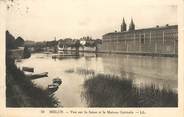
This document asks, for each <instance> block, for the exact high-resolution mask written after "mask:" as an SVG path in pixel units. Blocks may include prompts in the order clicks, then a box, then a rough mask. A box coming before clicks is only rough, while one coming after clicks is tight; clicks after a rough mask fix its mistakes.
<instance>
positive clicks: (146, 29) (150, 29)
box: [103, 25, 178, 36]
mask: <svg viewBox="0 0 184 117" xmlns="http://www.w3.org/2000/svg"><path fill="white" fill-rule="evenodd" d="M177 27H178V25H166V26H158V27H151V28H143V29H136V30H131V31H124V32H110V33H106V34H104V35H103V36H106V35H111V34H123V33H124V34H126V33H130V32H139V31H154V30H162V29H170V28H177Z"/></svg>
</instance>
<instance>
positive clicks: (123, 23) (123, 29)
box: [121, 18, 126, 32]
mask: <svg viewBox="0 0 184 117" xmlns="http://www.w3.org/2000/svg"><path fill="white" fill-rule="evenodd" d="M124 31H126V23H125V19H124V18H123V22H122V24H121V32H124Z"/></svg>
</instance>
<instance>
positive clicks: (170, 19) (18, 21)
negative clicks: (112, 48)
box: [6, 0, 177, 41]
mask: <svg viewBox="0 0 184 117" xmlns="http://www.w3.org/2000/svg"><path fill="white" fill-rule="evenodd" d="M11 4H12V7H10V8H9V10H7V17H6V18H7V19H6V29H7V30H9V31H10V32H11V33H12V34H13V35H15V36H16V37H17V36H22V37H23V38H24V39H25V40H34V41H43V40H53V39H54V37H56V38H57V39H60V38H67V37H70V38H80V37H82V36H87V35H89V36H92V37H93V38H101V36H102V35H103V34H105V33H107V32H112V31H115V30H117V31H119V30H120V24H121V22H122V19H123V17H124V18H125V21H126V23H127V24H129V23H130V19H131V17H132V18H133V19H134V22H135V25H136V28H146V27H153V26H156V25H165V24H170V25H174V24H177V2H176V1H175V0H15V2H14V3H11Z"/></svg>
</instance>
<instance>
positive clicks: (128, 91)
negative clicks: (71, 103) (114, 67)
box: [83, 74, 178, 107]
mask: <svg viewBox="0 0 184 117" xmlns="http://www.w3.org/2000/svg"><path fill="white" fill-rule="evenodd" d="M84 89H85V91H84V93H83V96H84V98H85V99H86V100H87V103H88V104H89V106H90V107H177V104H178V94H177V93H175V92H173V91H171V90H167V89H165V88H163V89H158V88H156V87H155V86H154V85H152V86H150V87H148V86H146V87H144V88H138V87H136V86H134V85H133V81H132V80H130V79H124V78H120V77H117V76H112V75H103V74H99V75H96V76H92V77H91V78H89V79H87V80H86V81H85V83H84Z"/></svg>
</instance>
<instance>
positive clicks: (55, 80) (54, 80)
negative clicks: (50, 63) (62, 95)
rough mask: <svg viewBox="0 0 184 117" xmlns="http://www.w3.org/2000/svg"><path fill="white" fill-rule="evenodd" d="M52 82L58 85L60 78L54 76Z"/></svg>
mask: <svg viewBox="0 0 184 117" xmlns="http://www.w3.org/2000/svg"><path fill="white" fill-rule="evenodd" d="M52 82H53V84H54V83H57V84H58V85H61V83H62V80H61V79H60V78H54V79H53V80H52Z"/></svg>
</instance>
